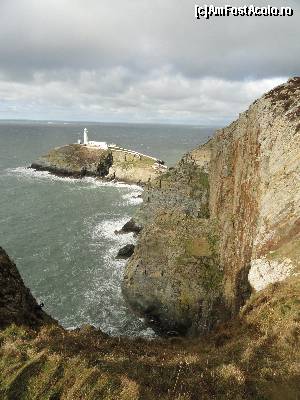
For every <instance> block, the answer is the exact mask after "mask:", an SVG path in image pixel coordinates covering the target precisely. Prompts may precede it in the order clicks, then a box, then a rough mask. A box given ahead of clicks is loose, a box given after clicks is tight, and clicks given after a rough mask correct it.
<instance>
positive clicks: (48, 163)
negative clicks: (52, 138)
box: [31, 144, 112, 177]
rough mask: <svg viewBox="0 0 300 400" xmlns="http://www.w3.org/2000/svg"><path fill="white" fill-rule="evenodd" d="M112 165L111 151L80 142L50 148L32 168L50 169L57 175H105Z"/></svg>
mask: <svg viewBox="0 0 300 400" xmlns="http://www.w3.org/2000/svg"><path fill="white" fill-rule="evenodd" d="M111 165H112V155H111V152H110V151H108V150H102V149H98V148H96V147H91V146H90V147H87V146H83V145H80V144H69V145H66V146H62V147H57V148H55V149H53V150H50V151H49V152H48V153H47V154H46V155H44V156H42V157H40V158H39V159H38V160H37V161H35V162H34V163H32V164H31V168H34V169H37V170H45V171H50V172H52V173H55V174H57V175H67V176H75V177H82V176H85V175H90V176H98V177H105V176H106V175H107V174H108V172H109V168H110V167H111Z"/></svg>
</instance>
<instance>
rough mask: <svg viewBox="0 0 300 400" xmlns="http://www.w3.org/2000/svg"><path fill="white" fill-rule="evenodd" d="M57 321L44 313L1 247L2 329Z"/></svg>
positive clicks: (0, 317)
mask: <svg viewBox="0 0 300 400" xmlns="http://www.w3.org/2000/svg"><path fill="white" fill-rule="evenodd" d="M47 322H51V323H54V322H55V321H54V320H53V319H52V318H50V317H49V316H48V315H47V314H46V313H44V312H43V311H42V309H41V307H40V305H38V304H37V302H36V300H35V299H34V297H33V296H32V295H31V293H30V290H29V289H27V288H26V287H25V285H24V282H23V280H22V278H21V276H20V274H19V272H18V270H17V268H16V265H15V264H14V263H13V262H12V261H11V260H10V259H9V257H8V255H7V254H6V253H5V251H4V250H3V249H2V248H1V247H0V329H2V328H3V327H5V326H8V325H10V324H12V323H15V324H17V325H26V326H30V327H36V326H39V325H42V324H45V323H47Z"/></svg>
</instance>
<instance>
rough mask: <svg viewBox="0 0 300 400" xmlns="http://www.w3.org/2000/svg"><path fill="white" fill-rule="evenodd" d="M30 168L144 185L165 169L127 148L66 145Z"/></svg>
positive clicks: (161, 165)
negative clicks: (105, 148)
mask: <svg viewBox="0 0 300 400" xmlns="http://www.w3.org/2000/svg"><path fill="white" fill-rule="evenodd" d="M31 168H34V169H37V170H44V171H50V172H51V173H54V174H56V175H66V176H74V177H77V178H80V177H83V176H95V177H98V178H105V179H108V180H118V181H122V182H128V183H138V184H145V183H147V182H150V181H151V180H153V179H155V178H156V177H158V176H159V175H160V174H161V173H162V172H163V171H165V169H166V167H164V166H163V162H162V161H160V160H156V159H155V158H152V157H148V156H146V155H141V154H139V153H136V152H132V151H129V150H126V149H120V148H117V147H109V148H108V149H107V150H103V149H101V148H99V147H97V146H90V145H87V146H86V145H81V144H69V145H66V146H62V147H58V148H55V149H53V150H50V151H49V152H48V153H47V154H46V155H44V156H42V157H40V158H39V159H38V160H37V161H35V162H34V163H32V164H31Z"/></svg>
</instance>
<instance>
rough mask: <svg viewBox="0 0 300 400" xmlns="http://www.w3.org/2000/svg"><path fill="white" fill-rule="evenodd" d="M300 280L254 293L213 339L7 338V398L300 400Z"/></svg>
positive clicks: (2, 364)
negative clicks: (235, 316)
mask: <svg viewBox="0 0 300 400" xmlns="http://www.w3.org/2000/svg"><path fill="white" fill-rule="evenodd" d="M299 299H300V280H299V278H298V277H294V278H291V279H290V280H288V281H286V282H285V283H281V284H276V285H272V286H269V287H268V288H267V289H266V290H264V291H263V292H261V293H259V294H257V295H254V296H253V297H252V298H251V299H250V300H249V301H248V303H247V304H246V306H245V307H244V308H243V310H242V312H241V313H240V316H239V319H237V320H235V321H233V322H231V323H230V324H227V325H224V326H222V327H220V328H219V329H218V331H217V332H215V333H214V334H213V335H211V336H210V337H206V338H203V339H194V340H192V341H187V340H181V339H169V340H163V339H159V340H155V341H146V340H143V339H132V340H130V339H122V338H121V339H119V338H110V337H107V336H105V335H103V334H102V333H101V332H99V331H96V330H95V329H93V328H91V327H86V328H82V329H81V330H78V331H73V332H66V331H64V330H63V329H62V328H60V327H57V326H56V327H54V326H52V327H45V328H43V329H42V330H41V331H39V332H34V331H30V330H28V329H25V328H22V327H16V326H10V327H9V328H7V329H6V330H4V331H2V332H0V343H1V350H0V398H1V399H11V400H12V399H13V400H16V399H28V400H29V399H30V400H34V399H38V400H43V399H52V400H54V399H68V400H69V399H76V400H78V399H91V400H92V399H93V400H94V399H120V400H135V399H143V400H144V399H145V400H147V399H149V400H150V399H165V400H167V399H170V400H171V399H172V400H173V399H177V400H179V399H181V400H183V399H184V400H192V399H193V400H196V399H218V400H219V399H260V400H263V399H275V400H277V399H278V400H279V399H283V398H284V399H285V400H289V399H291V400H292V399H297V398H299V396H300V379H299V378H300V376H299V375H300V371H299V365H300V363H299V361H300V354H299V332H300V300H299Z"/></svg>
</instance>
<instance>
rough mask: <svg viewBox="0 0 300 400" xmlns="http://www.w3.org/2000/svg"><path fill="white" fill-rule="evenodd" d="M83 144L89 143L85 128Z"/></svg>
mask: <svg viewBox="0 0 300 400" xmlns="http://www.w3.org/2000/svg"><path fill="white" fill-rule="evenodd" d="M83 144H89V138H88V130H87V129H86V128H84V131H83Z"/></svg>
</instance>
